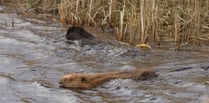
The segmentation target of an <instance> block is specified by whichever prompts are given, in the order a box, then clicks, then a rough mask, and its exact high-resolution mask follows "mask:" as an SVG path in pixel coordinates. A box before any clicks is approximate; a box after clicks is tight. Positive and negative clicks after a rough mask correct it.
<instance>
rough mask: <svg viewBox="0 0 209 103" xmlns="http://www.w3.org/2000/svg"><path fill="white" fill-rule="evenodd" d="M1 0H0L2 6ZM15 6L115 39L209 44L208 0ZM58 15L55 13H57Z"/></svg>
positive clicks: (41, 1)
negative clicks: (108, 32)
mask: <svg viewBox="0 0 209 103" xmlns="http://www.w3.org/2000/svg"><path fill="white" fill-rule="evenodd" d="M3 1H4V0H1V2H3ZM15 2H16V5H17V6H22V7H24V8H26V10H28V9H34V10H35V11H37V12H38V13H52V14H53V15H55V16H58V17H59V18H60V21H61V22H62V23H63V24H65V25H68V24H70V25H86V26H94V27H97V28H102V30H105V29H110V28H111V29H113V30H115V31H117V32H116V39H117V40H119V41H123V42H129V43H130V44H132V45H137V44H139V43H142V44H144V43H145V44H147V43H148V44H149V43H153V42H157V45H160V44H161V42H164V41H169V42H173V43H175V44H176V49H180V47H181V46H182V45H187V44H200V42H208V41H209V0H15ZM57 11H58V12H57Z"/></svg>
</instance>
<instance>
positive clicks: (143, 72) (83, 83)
mask: <svg viewBox="0 0 209 103" xmlns="http://www.w3.org/2000/svg"><path fill="white" fill-rule="evenodd" d="M156 76H157V74H156V73H155V72H154V71H152V70H150V69H137V70H128V71H117V72H106V73H93V74H86V73H70V74H67V75H65V76H63V77H62V78H61V80H60V83H59V84H60V87H63V88H74V89H75V88H82V89H88V88H93V87H96V86H98V85H100V84H102V83H104V82H107V81H109V80H112V79H133V80H144V79H148V78H150V77H156Z"/></svg>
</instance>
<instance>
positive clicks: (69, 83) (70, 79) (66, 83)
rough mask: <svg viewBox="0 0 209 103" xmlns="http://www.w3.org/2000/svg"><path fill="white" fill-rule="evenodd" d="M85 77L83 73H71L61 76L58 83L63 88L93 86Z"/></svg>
mask: <svg viewBox="0 0 209 103" xmlns="http://www.w3.org/2000/svg"><path fill="white" fill-rule="evenodd" d="M87 77H88V76H85V75H84V74H79V73H71V74H68V75H65V76H64V77H62V79H61V80H60V82H59V85H60V87H64V88H91V87H93V86H92V85H91V84H89V83H88V79H87Z"/></svg>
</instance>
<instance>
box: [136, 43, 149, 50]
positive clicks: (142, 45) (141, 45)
mask: <svg viewBox="0 0 209 103" xmlns="http://www.w3.org/2000/svg"><path fill="white" fill-rule="evenodd" d="M136 47H139V48H144V49H152V47H151V46H150V45H148V44H138V45H136Z"/></svg>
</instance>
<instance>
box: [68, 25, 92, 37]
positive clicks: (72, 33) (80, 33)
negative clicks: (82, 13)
mask: <svg viewBox="0 0 209 103" xmlns="http://www.w3.org/2000/svg"><path fill="white" fill-rule="evenodd" d="M66 39H67V40H80V39H90V40H91V39H95V37H94V36H93V35H92V34H90V33H88V32H87V31H86V30H84V29H83V28H81V27H79V26H72V27H70V28H68V30H67V33H66Z"/></svg>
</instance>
